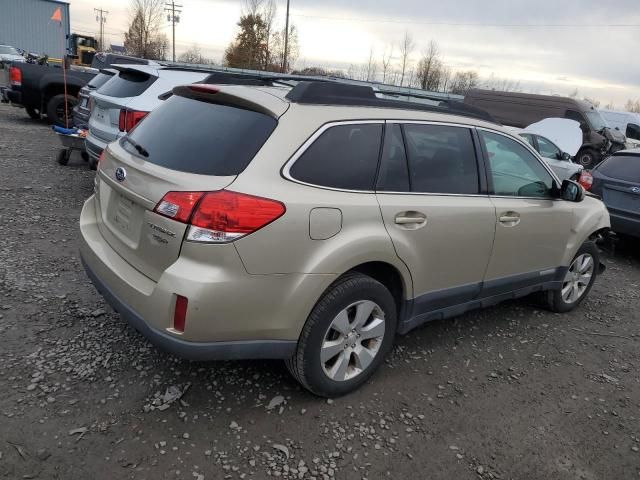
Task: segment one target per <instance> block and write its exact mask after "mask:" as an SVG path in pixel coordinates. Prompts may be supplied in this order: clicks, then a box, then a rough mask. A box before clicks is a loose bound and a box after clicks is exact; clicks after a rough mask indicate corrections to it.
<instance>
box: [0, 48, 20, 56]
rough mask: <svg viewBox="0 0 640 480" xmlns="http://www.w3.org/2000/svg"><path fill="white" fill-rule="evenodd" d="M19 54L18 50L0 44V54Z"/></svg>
mask: <svg viewBox="0 0 640 480" xmlns="http://www.w3.org/2000/svg"><path fill="white" fill-rule="evenodd" d="M3 54H4V55H20V52H18V50H16V49H15V48H13V47H5V46H0V55H3Z"/></svg>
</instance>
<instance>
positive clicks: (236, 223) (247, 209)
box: [154, 190, 286, 243]
mask: <svg viewBox="0 0 640 480" xmlns="http://www.w3.org/2000/svg"><path fill="white" fill-rule="evenodd" d="M285 211H286V208H285V206H284V204H283V203H281V202H278V201H277V200H271V199H268V198H262V197H254V196H253V195H246V194H244V193H236V192H229V191H227V190H220V191H217V192H208V193H205V192H169V193H167V194H166V195H165V196H164V197H163V198H162V200H160V202H159V203H158V205H157V206H156V208H155V209H154V212H156V213H158V214H160V215H163V216H165V217H169V218H172V219H174V220H177V221H179V222H182V223H187V224H189V231H188V233H187V240H190V241H193V242H204V243H226V242H232V241H234V240H237V239H238V238H241V237H244V236H245V235H248V234H250V233H253V232H255V231H257V230H259V229H261V228H263V227H264V226H266V225H268V224H270V223H271V222H273V221H275V220H277V219H278V218H280V217H281V216H282V215H284V213H285Z"/></svg>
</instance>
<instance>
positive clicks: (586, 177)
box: [578, 170, 593, 190]
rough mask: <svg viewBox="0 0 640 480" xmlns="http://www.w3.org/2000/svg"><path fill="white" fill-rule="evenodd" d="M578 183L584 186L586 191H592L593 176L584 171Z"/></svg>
mask: <svg viewBox="0 0 640 480" xmlns="http://www.w3.org/2000/svg"><path fill="white" fill-rule="evenodd" d="M578 183H579V184H580V185H582V188H584V189H585V190H590V189H591V186H592V185H593V175H592V174H591V172H589V171H587V170H583V171H582V173H581V174H580V178H579V179H578Z"/></svg>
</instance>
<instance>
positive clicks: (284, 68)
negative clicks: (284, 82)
mask: <svg viewBox="0 0 640 480" xmlns="http://www.w3.org/2000/svg"><path fill="white" fill-rule="evenodd" d="M288 57H289V0H287V20H286V21H285V27H284V58H283V59H282V73H287V63H288V62H287V59H288Z"/></svg>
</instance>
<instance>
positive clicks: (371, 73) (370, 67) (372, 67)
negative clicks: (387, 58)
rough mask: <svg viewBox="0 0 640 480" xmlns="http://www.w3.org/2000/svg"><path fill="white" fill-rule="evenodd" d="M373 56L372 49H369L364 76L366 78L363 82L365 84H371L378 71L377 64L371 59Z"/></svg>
mask: <svg viewBox="0 0 640 480" xmlns="http://www.w3.org/2000/svg"><path fill="white" fill-rule="evenodd" d="M373 55H374V51H373V48H371V50H369V62H368V63H367V70H366V75H365V77H366V78H365V80H366V81H367V82H371V81H373V80H375V78H376V71H377V69H378V64H377V63H376V61H375V60H374V59H373Z"/></svg>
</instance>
